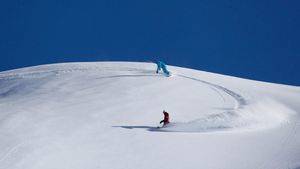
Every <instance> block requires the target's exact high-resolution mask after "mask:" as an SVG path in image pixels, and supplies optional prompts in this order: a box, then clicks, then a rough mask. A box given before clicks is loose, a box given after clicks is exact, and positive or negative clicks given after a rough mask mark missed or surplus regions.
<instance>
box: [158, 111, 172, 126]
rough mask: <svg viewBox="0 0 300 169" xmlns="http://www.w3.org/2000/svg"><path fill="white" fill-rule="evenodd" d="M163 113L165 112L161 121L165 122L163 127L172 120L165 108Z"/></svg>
mask: <svg viewBox="0 0 300 169" xmlns="http://www.w3.org/2000/svg"><path fill="white" fill-rule="evenodd" d="M163 113H164V119H163V120H162V121H160V122H159V124H161V123H164V124H163V127H164V126H165V125H167V124H169V123H170V121H169V120H170V118H169V113H168V112H166V111H165V110H164V111H163Z"/></svg>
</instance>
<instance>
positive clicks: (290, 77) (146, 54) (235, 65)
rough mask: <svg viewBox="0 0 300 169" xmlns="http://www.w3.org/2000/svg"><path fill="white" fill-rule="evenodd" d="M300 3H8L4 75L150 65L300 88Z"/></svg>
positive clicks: (1, 44) (1, 13)
mask: <svg viewBox="0 0 300 169" xmlns="http://www.w3.org/2000/svg"><path fill="white" fill-rule="evenodd" d="M299 17H300V1H299V0H249V1H248V0H220V1H211V0H195V1H193V0H149V1H148V0H119V1H116V0H7V1H1V2H0V71H3V70H9V69H14V68H19V67H24V66H32V65H39V64H48V63H57V62H70V61H114V60H118V61H148V60H157V59H159V60H163V61H165V62H166V63H167V64H171V65H177V66H182V67H189V68H194V69H199V70H205V71H210V72H216V73H222V74H228V75H234V76H239V77H244V78H250V79H256V80H262V81H269V82H276V83H284V84H291V85H298V86H300V76H299V73H300V66H299V63H300V47H299V44H300V19H299Z"/></svg>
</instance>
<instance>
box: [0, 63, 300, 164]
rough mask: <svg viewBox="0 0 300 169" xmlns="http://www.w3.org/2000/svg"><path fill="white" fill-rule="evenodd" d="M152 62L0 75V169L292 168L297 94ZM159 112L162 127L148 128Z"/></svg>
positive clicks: (296, 157)
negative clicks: (166, 121)
mask: <svg viewBox="0 0 300 169" xmlns="http://www.w3.org/2000/svg"><path fill="white" fill-rule="evenodd" d="M169 68H170V70H171V72H172V74H173V75H172V76H171V77H165V76H163V75H161V74H160V75H157V74H155V65H154V64H151V63H128V62H127V63H126V62H99V63H69V64H54V65H43V66H36V67H29V68H23V69H17V70H11V71H6V72H1V73H0V169H102V168H103V169H108V168H111V169H158V168H159V169H200V168H203V169H277V168H278V169H297V168H299V167H300V133H299V130H300V121H299V120H300V117H299V113H300V88H299V87H292V86H286V85H278V84H271V83H264V82H257V81H252V80H245V79H240V78H235V77H229V76H223V75H218V74H213V73H208V72H202V71H197V70H191V69H185V68H179V67H172V66H170V67H169ZM162 110H167V111H168V112H169V113H170V118H171V122H172V123H171V124H170V125H169V126H168V127H166V128H161V129H157V128H156V126H158V122H159V121H160V120H161V119H162V117H163V114H162V113H161V112H162Z"/></svg>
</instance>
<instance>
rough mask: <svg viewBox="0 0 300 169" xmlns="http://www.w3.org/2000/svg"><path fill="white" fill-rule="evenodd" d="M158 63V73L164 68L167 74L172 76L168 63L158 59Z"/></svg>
mask: <svg viewBox="0 0 300 169" xmlns="http://www.w3.org/2000/svg"><path fill="white" fill-rule="evenodd" d="M156 65H157V69H156V73H158V72H159V71H160V70H162V71H163V72H164V74H165V75H167V76H170V72H169V71H168V69H167V65H166V64H165V63H164V62H162V61H157V62H156Z"/></svg>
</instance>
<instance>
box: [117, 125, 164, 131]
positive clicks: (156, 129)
mask: <svg viewBox="0 0 300 169" xmlns="http://www.w3.org/2000/svg"><path fill="white" fill-rule="evenodd" d="M112 127H120V128H124V129H146V130H148V131H156V132H158V131H159V132H165V131H163V130H160V128H157V127H153V126H112Z"/></svg>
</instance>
